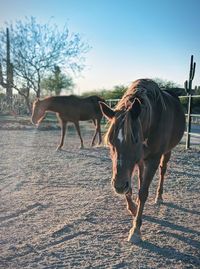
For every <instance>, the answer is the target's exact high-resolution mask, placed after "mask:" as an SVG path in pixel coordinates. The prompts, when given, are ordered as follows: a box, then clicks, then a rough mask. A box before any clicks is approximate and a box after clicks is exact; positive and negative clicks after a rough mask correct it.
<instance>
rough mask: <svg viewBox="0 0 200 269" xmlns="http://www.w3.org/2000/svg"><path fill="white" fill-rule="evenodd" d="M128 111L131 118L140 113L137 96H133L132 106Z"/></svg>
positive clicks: (136, 116)
mask: <svg viewBox="0 0 200 269" xmlns="http://www.w3.org/2000/svg"><path fill="white" fill-rule="evenodd" d="M129 110H130V113H131V117H132V119H133V120H135V119H137V118H138V117H139V115H140V113H141V102H140V100H139V99H138V98H135V100H134V102H133V104H132V106H131V107H130V109H129Z"/></svg>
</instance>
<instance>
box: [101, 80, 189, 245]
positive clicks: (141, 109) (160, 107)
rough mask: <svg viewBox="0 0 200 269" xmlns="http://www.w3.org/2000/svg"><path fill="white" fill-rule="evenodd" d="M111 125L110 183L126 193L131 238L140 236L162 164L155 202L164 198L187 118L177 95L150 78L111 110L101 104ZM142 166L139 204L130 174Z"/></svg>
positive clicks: (136, 84) (130, 89) (139, 170)
mask: <svg viewBox="0 0 200 269" xmlns="http://www.w3.org/2000/svg"><path fill="white" fill-rule="evenodd" d="M100 107H101V109H102V112H103V114H104V115H105V116H106V117H107V118H108V119H109V120H110V122H111V124H110V127H109V129H108V131H107V134H106V141H107V144H108V145H109V146H110V150H111V158H112V163H113V177H112V184H113V186H114V189H115V191H116V192H117V193H119V194H125V196H126V200H127V206H128V209H129V211H130V212H131V213H132V215H133V216H135V219H134V222H133V227H132V229H131V230H130V233H129V237H128V240H129V241H132V242H134V243H136V242H138V241H140V240H141V234H140V227H141V225H142V213H143V209H144V204H145V201H146V199H147V197H148V190H149V186H150V183H151V181H152V179H153V176H154V175H155V172H156V170H157V168H158V167H159V165H160V180H159V186H158V189H157V195H156V201H157V202H159V201H162V193H163V180H164V175H165V172H166V168H167V162H168V161H169V159H170V154H171V149H172V148H173V147H175V146H176V145H177V144H178V142H179V141H180V139H181V138H182V136H183V133H184V129H185V116H184V112H183V110H182V107H181V104H180V102H179V99H178V98H177V97H174V96H172V95H170V94H169V93H168V92H165V91H161V90H160V89H159V87H158V85H157V84H156V83H155V82H153V81H152V80H149V79H141V80H137V81H135V82H133V84H132V85H131V86H130V88H129V89H128V90H127V92H126V93H125V94H124V96H123V97H122V99H121V100H120V101H119V103H118V104H117V106H116V108H115V110H112V109H111V108H110V107H109V106H107V105H106V104H105V103H100ZM136 166H137V167H138V181H139V192H138V198H137V203H138V204H137V206H136V205H135V204H134V203H133V201H132V187H131V177H132V174H133V171H134V168H135V167H136Z"/></svg>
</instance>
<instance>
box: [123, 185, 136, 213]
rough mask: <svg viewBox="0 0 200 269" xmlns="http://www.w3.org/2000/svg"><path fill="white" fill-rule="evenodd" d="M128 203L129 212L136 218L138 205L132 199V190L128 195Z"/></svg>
mask: <svg viewBox="0 0 200 269" xmlns="http://www.w3.org/2000/svg"><path fill="white" fill-rule="evenodd" d="M125 197H126V202H127V210H128V211H129V212H130V213H131V215H133V216H136V212H137V205H136V204H135V203H134V202H133V199H132V189H131V190H130V191H129V192H128V193H126V195H125Z"/></svg>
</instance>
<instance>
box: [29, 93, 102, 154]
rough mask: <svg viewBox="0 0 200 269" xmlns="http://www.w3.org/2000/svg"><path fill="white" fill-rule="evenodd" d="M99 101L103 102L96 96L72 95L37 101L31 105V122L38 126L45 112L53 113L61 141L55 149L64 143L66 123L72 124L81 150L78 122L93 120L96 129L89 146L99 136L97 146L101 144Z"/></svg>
mask: <svg viewBox="0 0 200 269" xmlns="http://www.w3.org/2000/svg"><path fill="white" fill-rule="evenodd" d="M99 101H103V102H104V100H103V99H102V98H100V97H98V96H89V97H86V98H81V97H78V96H74V95H70V96H51V97H46V98H45V99H43V100H39V99H37V100H36V101H34V103H33V111H32V117H31V121H32V123H33V124H39V123H40V122H41V121H42V120H43V119H44V118H45V115H46V111H52V112H55V113H56V114H57V117H58V119H59V120H60V122H61V140H60V144H59V145H58V147H57V149H61V148H62V146H63V143H64V136H65V132H66V126H67V122H73V123H74V125H75V127H76V130H77V132H78V135H79V137H80V140H81V148H83V139H82V137H81V132H80V127H79V121H86V120H93V122H94V125H95V128H96V129H95V134H94V137H93V139H92V143H91V145H92V146H94V143H95V138H96V136H97V134H99V144H100V143H101V142H102V138H101V126H100V122H101V119H102V116H103V115H102V112H101V110H100V106H99Z"/></svg>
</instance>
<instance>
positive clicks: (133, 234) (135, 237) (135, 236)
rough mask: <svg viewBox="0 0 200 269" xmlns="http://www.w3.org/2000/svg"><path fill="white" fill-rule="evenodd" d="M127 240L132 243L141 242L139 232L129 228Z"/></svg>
mask: <svg viewBox="0 0 200 269" xmlns="http://www.w3.org/2000/svg"><path fill="white" fill-rule="evenodd" d="M127 241H128V242H130V243H132V244H139V243H141V242H142V238H141V233H140V232H137V231H134V230H132V229H131V230H130V232H129V236H128V240H127Z"/></svg>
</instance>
